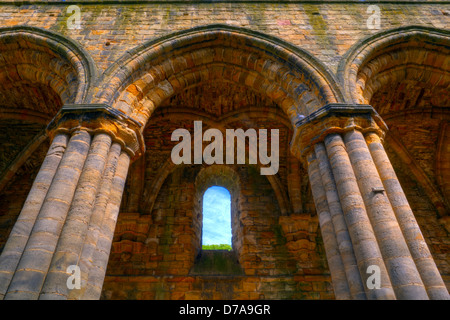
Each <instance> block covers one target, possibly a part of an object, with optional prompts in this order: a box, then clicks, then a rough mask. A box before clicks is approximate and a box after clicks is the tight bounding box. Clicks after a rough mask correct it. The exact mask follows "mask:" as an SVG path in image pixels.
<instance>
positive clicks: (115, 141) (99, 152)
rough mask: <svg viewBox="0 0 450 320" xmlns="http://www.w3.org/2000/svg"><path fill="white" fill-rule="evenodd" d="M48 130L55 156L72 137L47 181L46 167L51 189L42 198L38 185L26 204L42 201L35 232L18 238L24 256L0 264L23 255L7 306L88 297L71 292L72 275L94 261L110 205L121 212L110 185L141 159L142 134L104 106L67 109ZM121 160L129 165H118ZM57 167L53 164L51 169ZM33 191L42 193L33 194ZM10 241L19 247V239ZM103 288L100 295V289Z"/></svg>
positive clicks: (13, 269)
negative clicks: (11, 302)
mask: <svg viewBox="0 0 450 320" xmlns="http://www.w3.org/2000/svg"><path fill="white" fill-rule="evenodd" d="M48 129H49V131H50V133H49V136H50V137H54V138H53V142H52V147H51V150H52V148H56V147H57V146H59V145H63V146H64V141H65V140H67V138H68V137H70V140H69V142H68V143H67V149H66V150H65V151H64V152H63V155H62V158H61V159H60V161H59V165H57V167H56V168H54V167H53V170H55V172H54V173H53V172H50V174H49V173H47V172H46V171H45V170H48V169H46V168H47V165H45V164H46V162H45V161H44V164H43V166H42V168H41V171H40V172H39V174H38V177H39V176H43V177H44V176H45V177H46V180H45V181H46V183H47V184H49V186H48V191H47V192H46V193H45V195H44V196H43V195H42V191H41V192H40V193H39V192H38V191H39V190H38V189H39V183H40V182H35V184H34V185H33V188H32V190H31V192H30V195H29V197H28V198H29V199H34V198H33V197H35V195H36V194H37V195H39V197H38V199H37V200H36V203H37V204H36V205H35V206H34V207H33V214H34V216H32V217H35V218H34V220H33V219H28V220H27V227H28V229H30V230H31V231H28V236H27V233H26V232H24V235H25V238H20V239H21V240H22V242H21V243H20V244H22V243H26V245H25V246H23V244H22V246H23V249H21V248H20V247H18V246H15V247H12V246H11V248H13V249H15V251H13V250H8V251H6V252H5V251H4V252H3V253H2V256H1V257H0V266H2V264H1V261H6V260H8V259H9V257H10V256H11V253H12V252H18V253H17V254H15V255H14V258H15V259H16V261H17V262H16V263H14V264H11V263H10V264H9V265H8V267H9V269H8V272H6V273H5V275H7V276H9V278H10V280H9V281H8V278H7V277H4V278H5V279H6V280H4V279H2V283H1V285H2V287H1V288H2V291H3V292H5V295H4V299H38V298H39V299H67V298H68V297H69V295H70V293H71V290H74V291H79V292H82V291H83V290H82V289H83V288H81V289H73V288H72V289H71V288H69V287H68V285H67V283H68V279H69V277H70V276H71V275H72V274H71V272H70V271H69V270H68V267H69V266H80V265H83V263H82V258H83V259H85V260H86V259H90V258H91V257H92V254H90V253H89V252H91V253H92V251H93V250H92V245H93V244H95V243H97V242H98V241H97V239H96V237H97V236H98V232H97V233H96V232H95V230H96V229H98V228H99V226H98V223H99V221H103V220H104V219H103V215H107V212H108V209H107V204H108V203H109V202H110V201H111V202H114V203H115V204H116V205H117V206H118V205H119V204H120V200H121V196H122V192H123V187H122V188H121V189H120V191H119V193H120V195H118V194H117V191H116V189H117V188H116V187H115V186H114V182H113V177H115V176H117V175H121V177H126V172H127V171H128V167H129V163H130V158H131V157H137V156H139V155H140V154H142V153H143V150H142V149H141V148H143V146H144V145H143V143H142V136H141V134H140V128H139V126H138V125H137V124H136V123H134V122H133V121H132V120H131V119H128V118H126V117H125V116H124V115H121V114H120V113H119V112H118V111H117V110H114V109H111V108H109V107H107V106H104V105H89V106H85V105H77V106H64V107H63V109H62V110H61V112H60V113H59V114H58V115H57V116H56V117H55V119H54V120H53V121H52V123H51V124H50V125H49V128H48ZM121 153H122V154H121ZM51 155H52V153H51V152H50V151H49V154H48V155H47V158H48V159H49V160H48V161H51V160H52V159H53V158H52V157H51ZM119 155H120V157H122V158H126V159H127V160H128V161H120V159H119ZM47 158H46V160H47ZM55 163H56V160H53V162H52V164H53V165H55ZM119 164H120V165H119ZM124 172H125V174H124ZM50 176H52V177H50ZM39 181H40V180H39ZM123 182H124V181H123ZM35 185H36V190H38V191H36V190H34V186H35ZM43 197H44V199H43V200H42V199H41V198H43ZM39 201H40V202H42V205H39ZM117 201H118V204H117ZM30 203H31V200H30ZM38 206H40V207H39V208H37V207H38ZM27 208H28V207H27V204H26V205H25V206H24V209H23V210H22V212H24V214H21V215H23V216H24V218H26V217H27V215H26V212H27V210H28V209H27ZM117 213H118V210H117ZM115 218H117V214H116V215H115ZM22 221H25V220H24V219H20V221H18V223H19V224H18V225H17V227H15V228H16V229H18V230H21V228H22V227H21V226H22ZM114 226H115V224H114ZM30 227H31V228H30ZM112 231H114V227H113V229H112ZM11 239H12V240H11V243H14V242H15V239H16V238H14V237H13V238H11ZM24 239H25V240H24ZM111 240H112V237H111ZM90 247H91V250H89V248H90ZM96 249H97V248H95V250H96ZM83 254H84V255H83ZM108 254H109V251H108ZM93 259H94V260H95V257H94V258H93ZM106 260H107V258H106ZM82 272H84V273H86V274H89V272H90V270H89V268H83V269H82ZM84 277H85V278H86V277H87V275H84ZM98 285H99V286H100V288H101V285H102V283H100V284H98ZM85 287H86V286H85Z"/></svg>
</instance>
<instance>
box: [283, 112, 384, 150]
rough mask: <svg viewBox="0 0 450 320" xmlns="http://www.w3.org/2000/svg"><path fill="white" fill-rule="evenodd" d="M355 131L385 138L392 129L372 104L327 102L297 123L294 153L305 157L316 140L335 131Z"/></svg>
mask: <svg viewBox="0 0 450 320" xmlns="http://www.w3.org/2000/svg"><path fill="white" fill-rule="evenodd" d="M351 130H358V131H361V132H362V133H363V134H366V133H367V132H375V133H377V134H378V135H379V136H380V138H381V139H383V138H384V135H385V132H386V131H387V130H388V127H387V125H386V124H385V123H384V121H383V119H381V117H380V115H379V114H378V113H377V112H376V111H375V109H374V108H373V107H372V106H370V105H360V104H339V103H333V104H327V105H325V106H323V107H322V108H320V109H319V110H317V111H315V112H313V113H311V114H310V115H309V116H307V117H305V118H303V119H301V120H299V121H297V122H296V124H295V128H294V135H293V138H292V141H291V152H292V153H293V154H294V155H295V156H296V157H297V158H299V159H304V158H305V157H306V155H307V154H308V153H309V152H310V151H311V150H313V149H312V148H313V147H314V145H315V144H316V143H319V142H322V141H323V140H324V139H325V137H326V136H328V135H329V134H332V133H340V134H343V133H345V132H348V131H351Z"/></svg>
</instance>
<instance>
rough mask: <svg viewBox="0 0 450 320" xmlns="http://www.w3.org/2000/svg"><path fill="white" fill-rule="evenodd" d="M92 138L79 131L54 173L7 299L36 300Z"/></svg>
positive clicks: (71, 140) (72, 138) (74, 135)
mask: <svg viewBox="0 0 450 320" xmlns="http://www.w3.org/2000/svg"><path fill="white" fill-rule="evenodd" d="M90 142H91V137H90V135H89V133H87V132H86V131H77V132H75V133H74V134H73V135H72V137H71V138H70V141H69V144H68V146H67V150H66V152H65V153H64V156H63V158H62V159H61V162H60V164H59V166H58V169H57V171H56V173H55V176H54V178H53V181H52V183H51V186H50V188H49V190H48V193H47V195H46V197H45V200H44V202H43V204H42V207H41V209H40V211H39V214H38V217H37V219H36V222H35V224H34V226H33V229H32V232H31V235H30V237H29V239H28V242H27V245H26V247H25V250H24V252H23V255H22V257H21V259H20V262H19V264H18V266H17V269H16V272H15V273H14V277H13V279H12V281H11V284H10V286H9V288H8V291H7V293H6V296H5V299H37V298H38V296H39V292H40V290H41V288H42V285H43V284H44V279H45V276H46V274H47V271H48V268H49V266H50V263H51V260H52V257H53V253H54V252H55V248H56V245H57V242H58V239H59V235H60V233H61V230H62V226H63V224H64V221H65V219H66V216H67V212H68V211H69V207H70V204H71V202H72V199H73V196H74V193H75V188H76V186H77V184H78V179H79V177H80V175H81V172H82V168H83V165H84V162H85V159H86V156H87V154H88V151H89V146H90Z"/></svg>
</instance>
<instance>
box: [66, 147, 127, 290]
mask: <svg viewBox="0 0 450 320" xmlns="http://www.w3.org/2000/svg"><path fill="white" fill-rule="evenodd" d="M120 152H121V146H120V144H118V143H113V144H112V146H111V149H110V151H109V154H108V160H107V165H106V168H105V172H104V174H103V178H102V182H101V185H100V188H99V191H98V193H97V197H96V199H95V205H94V208H93V212H92V216H91V219H90V222H89V228H88V231H87V234H86V238H85V242H84V244H83V249H82V252H81V255H80V259H79V266H80V270H81V289H80V290H71V291H70V293H69V295H68V298H69V299H81V298H82V297H83V295H84V292H85V290H86V288H87V284H88V277H89V271H90V270H91V268H92V263H93V260H92V259H93V256H94V253H95V250H96V248H97V241H98V238H99V235H100V232H101V228H102V223H103V219H104V216H105V212H106V207H107V205H108V203H109V200H110V194H111V189H112V184H113V179H114V176H115V173H116V170H117V166H118V161H119V156H120Z"/></svg>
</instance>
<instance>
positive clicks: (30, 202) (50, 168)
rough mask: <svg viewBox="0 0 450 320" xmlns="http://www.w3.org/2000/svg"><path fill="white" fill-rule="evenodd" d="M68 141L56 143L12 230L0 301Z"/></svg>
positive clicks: (2, 261)
mask: <svg viewBox="0 0 450 320" xmlns="http://www.w3.org/2000/svg"><path fill="white" fill-rule="evenodd" d="M68 140H69V137H68V136H67V135H66V134H58V135H56V136H55V138H54V139H53V141H52V144H51V146H50V148H49V150H48V152H47V155H46V156H45V159H44V161H43V163H42V165H41V168H40V169H39V173H38V174H37V176H36V179H35V180H34V182H33V185H32V187H31V190H30V192H29V194H28V196H27V199H26V200H25V203H24V206H23V208H22V210H21V212H20V214H19V217H18V218H17V221H16V223H15V224H14V227H13V229H12V230H11V233H10V235H9V237H8V241H7V242H6V244H5V247H4V248H3V252H2V255H1V256H0V299H2V298H3V297H4V295H5V294H6V291H7V289H8V287H9V284H10V282H11V280H12V278H13V275H14V272H15V271H16V268H17V265H18V263H19V261H20V258H21V256H22V253H23V251H24V249H25V246H26V244H27V241H28V239H29V237H30V234H31V230H32V229H33V225H34V223H35V221H36V218H37V216H38V214H39V210H40V209H41V207H42V203H43V202H44V199H45V196H46V195H47V192H48V189H49V188H50V185H51V183H52V180H53V177H54V176H55V173H56V170H57V168H58V166H59V163H60V162H61V159H62V157H63V155H64V152H65V150H66V147H67V142H68Z"/></svg>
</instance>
